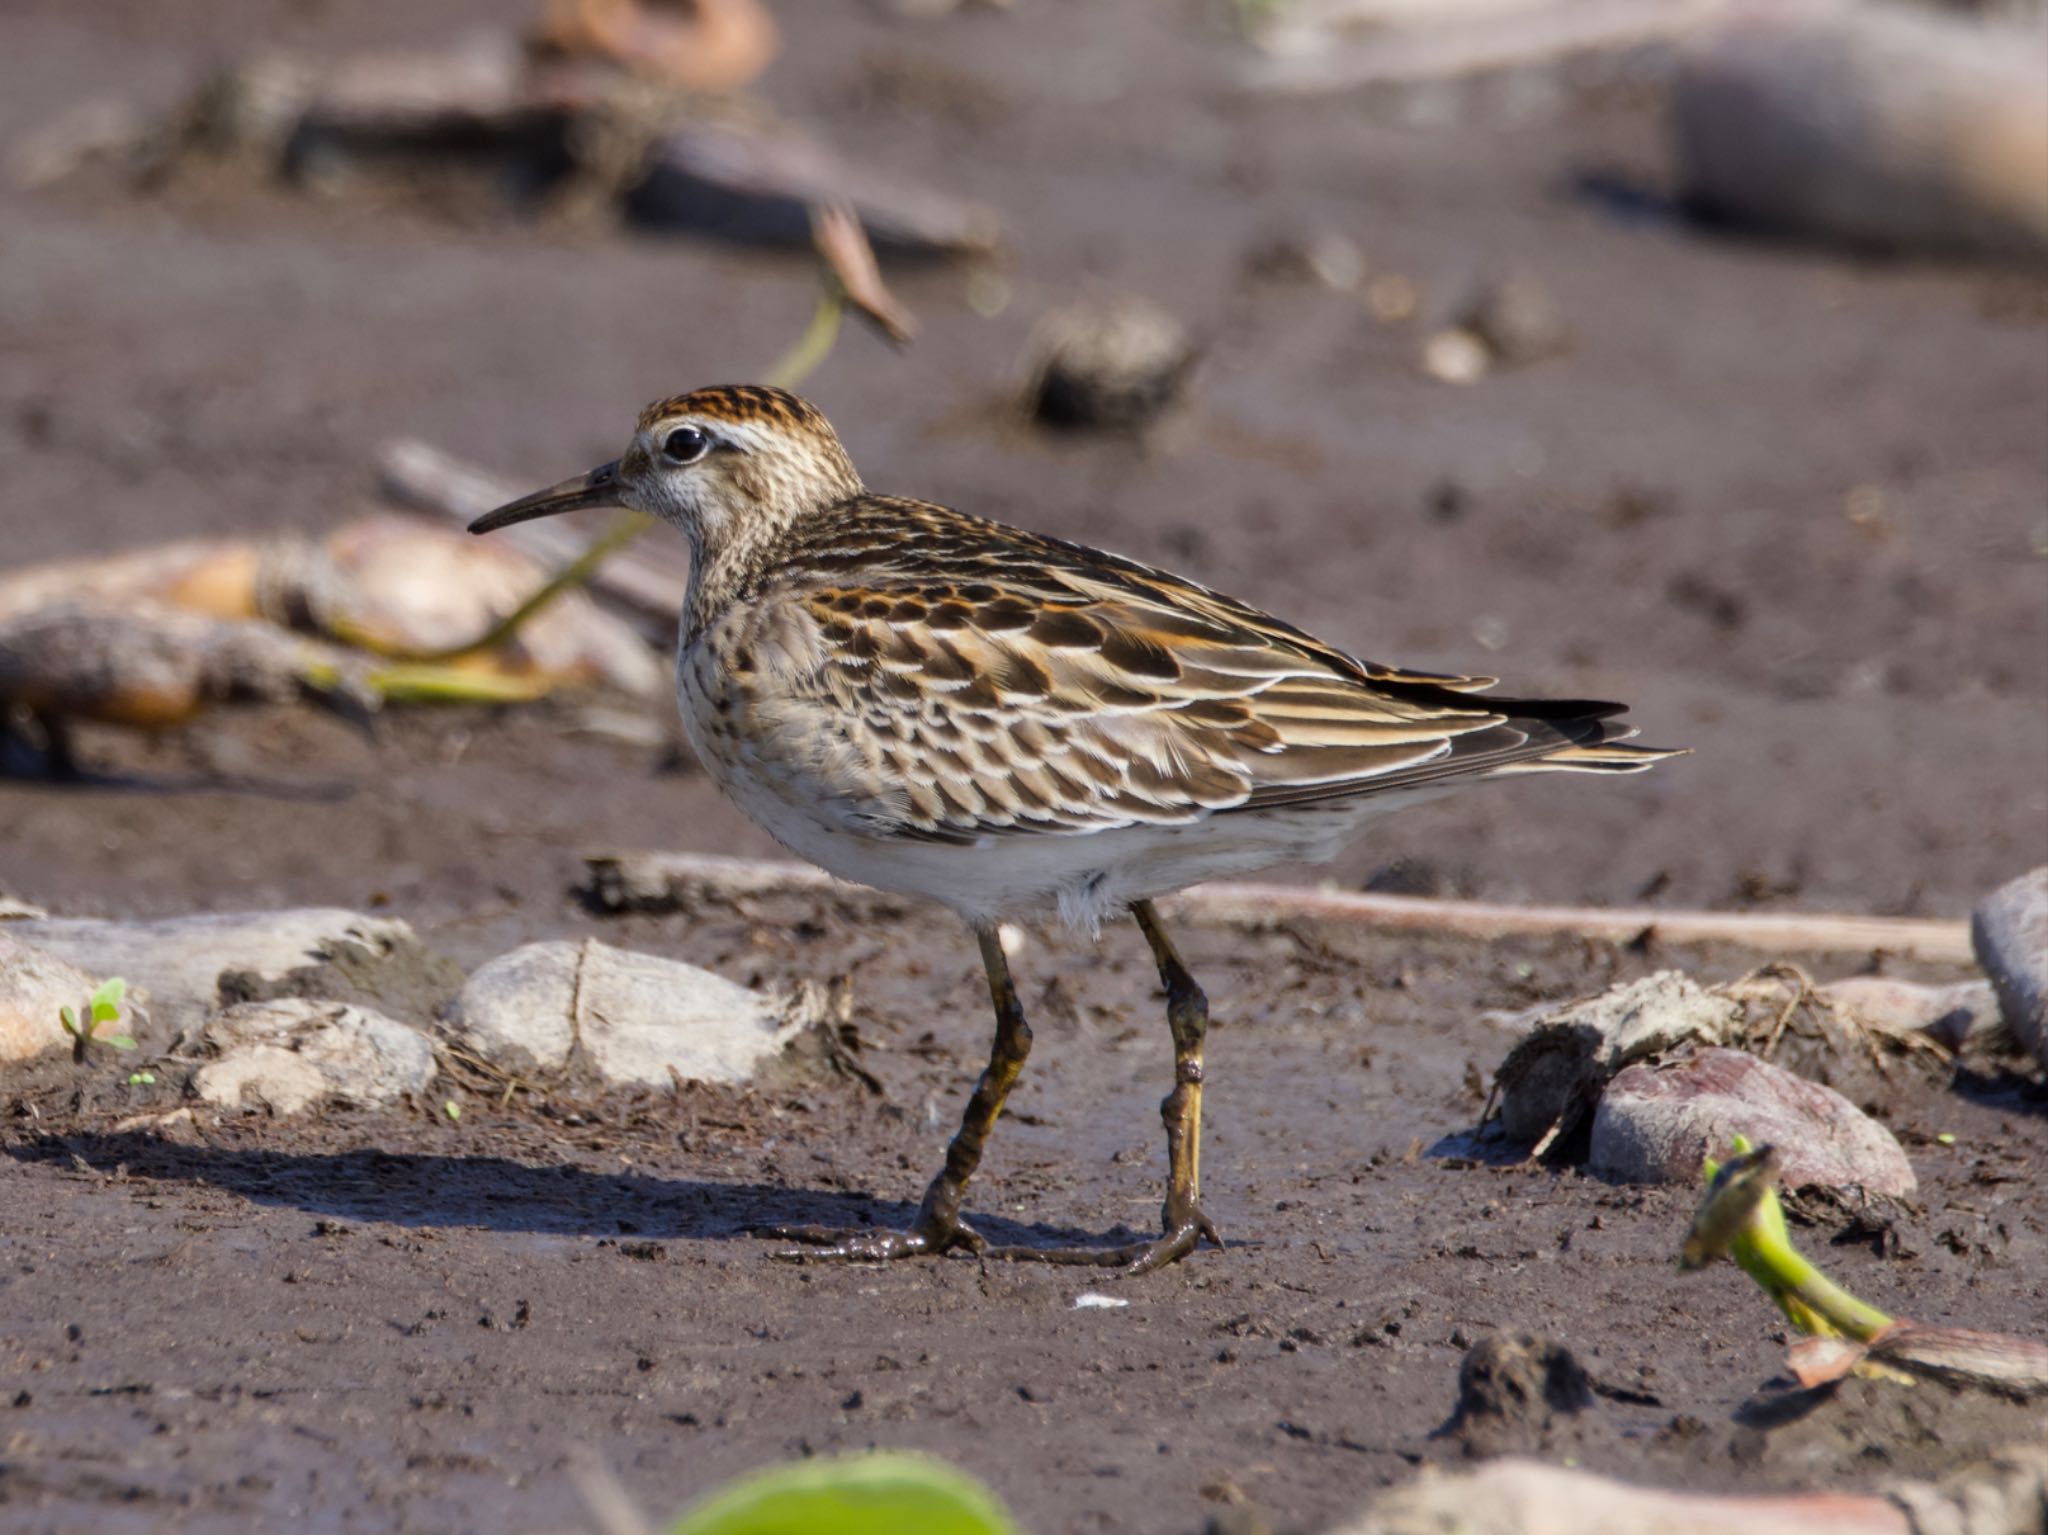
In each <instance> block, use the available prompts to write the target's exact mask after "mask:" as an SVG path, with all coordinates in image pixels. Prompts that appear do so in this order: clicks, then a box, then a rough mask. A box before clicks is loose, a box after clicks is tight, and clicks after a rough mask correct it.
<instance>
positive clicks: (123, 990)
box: [92, 975, 128, 1013]
mask: <svg viewBox="0 0 2048 1535" xmlns="http://www.w3.org/2000/svg"><path fill="white" fill-rule="evenodd" d="M127 995H128V983H127V982H126V981H124V980H122V979H121V978H120V977H119V976H118V975H116V976H110V977H108V978H107V979H106V980H104V981H102V982H100V989H99V990H98V991H96V992H94V993H93V994H92V1007H93V1011H94V1012H95V1013H97V1012H98V1011H99V1009H100V1004H101V1003H105V1004H106V1005H107V1006H108V1007H119V1006H120V1005H121V999H122V998H124V997H126V996H127Z"/></svg>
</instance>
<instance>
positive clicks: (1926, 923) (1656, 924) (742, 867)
mask: <svg viewBox="0 0 2048 1535" xmlns="http://www.w3.org/2000/svg"><path fill="white" fill-rule="evenodd" d="M585 862H586V863H587V864H588V865H589V866H590V870H591V876H592V881H593V885H594V887H595V889H596V893H597V897H598V900H599V902H600V904H604V905H606V906H608V907H611V908H612V909H616V910H660V909H662V908H664V907H667V908H669V909H674V908H675V907H677V906H681V905H688V904H689V903H690V901H691V899H692V897H693V895H695V894H700V893H701V895H704V896H711V897H723V898H725V899H732V898H734V897H737V896H759V895H776V894H801V893H809V892H815V891H827V890H834V889H837V890H839V891H841V892H843V893H851V892H853V891H855V890H857V889H858V887H856V886H849V885H841V884H840V883H839V882H838V881H836V880H834V879H833V878H832V876H831V875H829V874H827V873H826V872H825V871H824V870H822V869H818V868H813V867H812V866H811V865H809V864H800V863H786V862H779V861H775V860H770V859H749V858H723V857H718V856H715V855H712V854H703V853H625V854H618V855H615V856H604V857H592V858H588V859H586V860H585ZM1169 899H1170V901H1171V903H1172V905H1173V907H1174V909H1175V910H1177V911H1179V912H1181V913H1183V914H1184V915H1187V916H1190V917H1193V918H1195V919H1196V920H1198V921H1205V922H1214V923H1221V924H1224V925H1228V926H1235V927H1255V928H1270V927H1274V926H1276V925H1279V924H1282V923H1285V922H1289V921H1295V920H1299V919H1302V918H1310V919H1314V920H1317V921H1326V922H1346V923H1356V924H1358V925H1359V926H1362V927H1372V928H1378V929H1381V930H1383V931H1388V932H1420V933H1442V934H1449V935H1451V936H1455V937H1467V938H1505V937H1512V936H1518V935H1519V936H1534V937H1542V936H1546V935H1552V934H1568V935H1571V936H1574V937H1581V938H1595V939H1605V940H1608V941H1610V942H1614V943H1629V942H1633V941H1634V940H1636V939H1638V938H1641V937H1643V936H1645V935H1648V936H1651V937H1654V938H1656V939H1657V940H1659V941H1660V942H1664V943H1680V944H1685V943H1727V944H1735V945H1739V946H1741V947H1744V948H1749V949H1759V950H1764V951H1766V952H1773V953H1806V954H1872V953H1879V952H1882V953H1886V954H1893V955H1897V956H1899V957H1901V958H1907V959H1924V960H1948V961H1955V962H1963V963H1967V962H1968V961H1969V960H1970V958H1971V952H1970V929H1969V924H1967V923H1964V922H1943V921H1934V920H1928V919H1921V918H1908V917H1865V916H1858V915H1851V914H1843V913H1829V912H1811V913H1807V912H1782V913H1781V912H1722V911H1661V910H1658V909H1655V908H1652V907H1626V906H1507V905H1499V904H1495V903H1492V902H1486V901H1443V900H1432V899H1427V898H1424V897H1421V896H1404V895H1370V894H1365V893H1363V892H1349V891H1332V890H1316V889H1312V888H1309V887H1307V886H1301V885H1261V884H1215V885H1196V886H1194V887H1193V888H1192V889H1189V890H1184V891H1182V892H1181V893H1180V894H1179V895H1177V896H1173V897H1170V898H1169Z"/></svg>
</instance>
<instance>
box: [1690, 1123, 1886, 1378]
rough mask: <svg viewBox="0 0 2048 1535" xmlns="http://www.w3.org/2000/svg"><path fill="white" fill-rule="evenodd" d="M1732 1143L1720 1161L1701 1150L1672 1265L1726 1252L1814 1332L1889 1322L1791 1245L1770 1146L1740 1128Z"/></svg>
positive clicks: (1788, 1315) (1870, 1333)
mask: <svg viewBox="0 0 2048 1535" xmlns="http://www.w3.org/2000/svg"><path fill="white" fill-rule="evenodd" d="M1733 1147H1734V1151H1733V1154H1732V1155H1731V1157H1730V1158H1729V1160H1728V1162H1727V1164H1726V1165H1725V1166H1724V1165H1723V1164H1721V1163H1719V1162H1717V1161H1715V1160H1714V1158H1712V1157H1708V1158H1707V1159H1706V1161H1705V1164H1704V1166H1703V1167H1702V1169H1701V1170H1702V1171H1703V1172H1704V1174H1705V1175H1706V1179H1707V1192H1706V1196H1705V1197H1704V1198H1703V1199H1702V1200H1701V1201H1700V1206H1699V1209H1698V1210H1697V1211H1696V1212H1695V1213H1694V1215H1693V1218H1692V1227H1691V1229H1690V1230H1689V1231H1688V1232H1687V1233H1686V1239H1685V1248H1684V1251H1683V1253H1682V1254H1681V1256H1680V1258H1679V1265H1680V1267H1682V1268H1704V1267H1705V1266H1706V1265H1707V1264H1708V1263H1711V1262H1712V1261H1713V1260H1714V1259H1715V1258H1717V1257H1720V1256H1721V1255H1722V1254H1723V1253H1725V1254H1727V1256H1729V1257H1731V1258H1733V1259H1734V1260H1735V1262H1736V1264H1737V1265H1738V1266H1739V1267H1740V1268H1741V1269H1742V1271H1743V1272H1744V1273H1745V1274H1747V1275H1749V1277H1750V1278H1751V1279H1754V1280H1755V1281H1756V1282H1757V1284H1759V1285H1760V1286H1762V1288H1763V1291H1764V1293H1765V1294H1766V1295H1768V1296H1769V1297H1770V1298H1771V1301H1772V1303H1773V1304H1774V1305H1776V1306H1777V1308H1778V1309H1779V1310H1780V1311H1782V1312H1783V1313H1784V1314H1785V1319H1786V1320H1787V1321H1789V1322H1790V1323H1791V1324H1792V1325H1793V1326H1794V1327H1796V1328H1798V1329H1799V1330H1800V1331H1801V1332H1804V1333H1811V1334H1813V1335H1815V1336H1817V1337H1823V1338H1836V1337H1846V1338H1854V1339H1856V1340H1858V1341H1859V1342H1864V1343H1868V1342H1869V1341H1870V1340H1871V1339H1873V1338H1875V1337H1876V1336H1877V1335H1878V1334H1879V1333H1881V1332H1883V1331H1884V1330H1885V1329H1886V1328H1888V1327H1890V1326H1891V1325H1892V1319H1891V1318H1890V1317H1888V1316H1886V1315H1885V1314H1884V1313H1883V1312H1882V1311H1879V1310H1878V1309H1877V1308H1876V1307H1875V1306H1870V1305H1866V1304H1865V1303H1864V1302H1862V1301H1860V1300H1858V1299H1857V1298H1856V1297H1855V1296H1853V1295H1851V1294H1850V1293H1849V1292H1848V1291H1847V1290H1844V1289H1843V1288H1842V1287H1841V1286H1840V1285H1838V1284H1836V1283H1835V1282H1834V1281H1833V1280H1832V1279H1829V1278H1828V1276H1827V1275H1825V1274H1823V1273H1822V1272H1821V1271H1820V1270H1819V1269H1818V1268H1816V1267H1814V1265H1813V1263H1812V1261H1811V1260H1810V1259H1809V1258H1807V1256H1806V1255H1805V1254H1804V1253H1802V1252H1800V1251H1799V1249H1798V1248H1796V1247H1794V1246H1793V1245H1792V1237H1791V1233H1790V1232H1788V1231H1787V1230H1786V1228H1785V1210H1784V1206H1782V1205H1780V1204H1779V1203H1778V1160H1777V1156H1776V1154H1775V1153H1774V1152H1773V1151H1772V1149H1771V1148H1770V1147H1769V1146H1765V1147H1762V1148H1761V1149H1758V1150H1752V1149H1751V1147H1750V1144H1749V1141H1748V1140H1747V1139H1746V1138H1745V1137H1743V1136H1740V1135H1738V1136H1736V1137H1734V1140H1733Z"/></svg>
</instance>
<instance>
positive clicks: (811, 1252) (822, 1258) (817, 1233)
mask: <svg viewBox="0 0 2048 1535" xmlns="http://www.w3.org/2000/svg"><path fill="white" fill-rule="evenodd" d="M771 1234H772V1235H774V1236H776V1237H778V1238H780V1239H781V1240H782V1241H785V1242H794V1243H796V1244H797V1245H796V1246H794V1247H785V1248H782V1249H780V1250H779V1251H777V1252H774V1253H771V1254H769V1256H770V1257H773V1258H776V1259H778V1260H780V1261H781V1262H784V1263H812V1262H828V1263H829V1262H841V1263H885V1262H887V1261H888V1260H889V1259H891V1258H937V1257H942V1256H943V1255H945V1254H946V1253H949V1252H951V1251H952V1250H953V1249H954V1248H956V1247H961V1248H965V1249H967V1250H968V1251H969V1252H977V1253H978V1252H983V1251H986V1250H987V1248H988V1243H987V1242H985V1241H983V1240H982V1237H981V1234H980V1233H979V1232H977V1231H976V1230H975V1229H974V1228H973V1227H972V1226H970V1225H968V1224H967V1222H965V1221H963V1220H957V1219H956V1220H952V1221H940V1220H936V1219H933V1220H926V1219H922V1218H920V1219H919V1220H918V1221H917V1223H916V1224H915V1225H913V1226H911V1227H910V1229H909V1230H907V1231H874V1230H871V1229H867V1228H863V1227H858V1226H853V1227H841V1226H778V1227H776V1228H775V1229H774V1231H773V1232H772V1233H771Z"/></svg>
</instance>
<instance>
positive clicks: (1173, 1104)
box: [1131, 901, 1223, 1274]
mask: <svg viewBox="0 0 2048 1535" xmlns="http://www.w3.org/2000/svg"><path fill="white" fill-rule="evenodd" d="M1131 915H1132V916H1133V917H1135V918H1137V920H1138V928H1139V930H1140V931H1141V932H1143V933H1144V935H1145V942H1146V943H1147V944H1149V945H1150V946H1151V949H1152V959H1153V962H1154V963H1155V964H1157V965H1158V966H1159V982H1160V984H1161V985H1162V986H1164V987H1165V988H1166V1024H1167V1027H1168V1028H1170V1029H1171V1030H1173V1091H1172V1092H1170V1093H1168V1094H1167V1095H1166V1096H1165V1097H1164V1098H1163V1099H1161V1100H1160V1103H1159V1117H1160V1118H1161V1119H1162V1120H1164V1121H1165V1123H1166V1203H1165V1206H1164V1208H1163V1210H1162V1211H1161V1223H1162V1225H1163V1226H1164V1227H1165V1235H1164V1236H1162V1237H1161V1238H1160V1239H1159V1240H1158V1241H1157V1242H1155V1243H1153V1244H1152V1246H1151V1247H1149V1248H1147V1249H1146V1250H1145V1251H1144V1252H1143V1253H1141V1254H1140V1255H1139V1256H1138V1257H1137V1258H1136V1260H1135V1261H1134V1262H1133V1263H1132V1264H1131V1271H1132V1272H1133V1273H1138V1274H1143V1273H1147V1272H1149V1271H1150V1270H1152V1269H1156V1268H1162V1267H1164V1266H1165V1265H1166V1264H1169V1263H1172V1262H1173V1261H1174V1260H1175V1259H1177V1258H1184V1257H1186V1256H1187V1255H1188V1254H1189V1253H1191V1252H1193V1251H1194V1250H1195V1249H1196V1248H1197V1247H1198V1246H1200V1245H1201V1241H1202V1238H1203V1237H1207V1238H1208V1239H1209V1240H1210V1241H1212V1242H1214V1243H1215V1244H1216V1245H1217V1246H1218V1247H1221V1246H1222V1245H1223V1238H1222V1237H1220V1236H1218V1235H1217V1233H1216V1228H1215V1226H1214V1225H1213V1224H1211V1223H1210V1220H1209V1217H1208V1216H1206V1215H1204V1214H1203V1213H1202V1207H1201V1205H1200V1204H1199V1203H1198V1202H1197V1201H1198V1200H1199V1198H1200V1196H1201V1192H1202V1041H1203V1039H1204V1037H1205V1036H1206V1035H1207V1034H1208V1032H1209V999H1208V997H1206V996H1205V995H1203V992H1202V988H1201V986H1200V985H1199V984H1198V983H1197V982H1196V980H1195V978H1194V976H1193V975H1191V974H1189V972H1188V967H1187V966H1186V965H1184V964H1182V963H1181V958H1180V954H1179V952H1178V951H1177V950H1176V949H1175V948H1174V946H1173V940H1172V939H1171V938H1168V937H1167V936H1166V929H1165V928H1164V927H1162V926H1161V925H1160V922H1159V913H1158V912H1157V911H1156V910H1154V909H1153V906H1152V903H1151V902H1150V901H1133V902H1132V903H1131Z"/></svg>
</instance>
